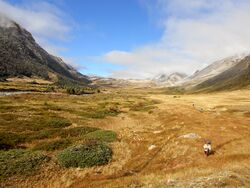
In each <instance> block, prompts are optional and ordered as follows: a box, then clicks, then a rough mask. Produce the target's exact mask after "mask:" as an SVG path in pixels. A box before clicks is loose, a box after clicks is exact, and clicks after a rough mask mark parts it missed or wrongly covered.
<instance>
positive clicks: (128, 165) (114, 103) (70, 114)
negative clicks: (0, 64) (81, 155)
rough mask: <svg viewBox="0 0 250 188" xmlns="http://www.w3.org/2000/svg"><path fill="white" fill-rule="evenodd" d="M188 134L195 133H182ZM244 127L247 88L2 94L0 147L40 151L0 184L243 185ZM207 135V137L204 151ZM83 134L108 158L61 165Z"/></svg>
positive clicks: (249, 156) (248, 177)
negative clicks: (105, 148)
mask: <svg viewBox="0 0 250 188" xmlns="http://www.w3.org/2000/svg"><path fill="white" fill-rule="evenodd" d="M189 133H195V135H196V136H197V137H196V138H184V137H182V136H183V135H187V134H189ZM249 133H250V90H241V91H240V90H239V91H232V92H220V93H211V94H194V95H168V94H166V92H164V90H163V89H162V90H158V89H150V88H143V89H136V88H124V89H106V90H105V92H101V93H97V94H93V95H84V96H74V95H67V94H63V93H27V94H19V95H11V96H1V97H0V134H1V139H0V142H1V143H0V144H1V146H2V147H3V148H1V149H5V150H8V151H4V150H3V151H1V152H10V151H16V150H20V149H21V150H25V151H27V152H28V154H30V153H31V154H30V155H32V156H35V157H36V156H39V157H37V158H35V159H37V160H39V167H37V166H36V168H35V170H34V173H32V174H28V175H27V174H19V171H17V173H14V174H13V173H9V174H10V175H9V174H7V175H6V174H4V175H2V174H1V175H2V178H1V179H0V182H1V183H0V187H16V186H18V187H29V186H30V187H237V186H238V187H240V186H241V187H247V186H248V185H250V145H249V143H250V134H249ZM204 139H211V140H212V147H213V151H214V152H213V154H212V155H210V156H209V157H205V156H204V154H203V150H202V145H203V141H204ZM86 140H97V141H103V142H105V143H107V144H108V145H109V147H111V149H112V152H113V156H112V160H111V161H110V162H109V163H108V164H106V165H101V166H95V167H89V168H64V167H61V166H60V165H59V164H58V161H57V158H56V155H57V153H58V152H60V151H61V150H62V149H64V148H67V147H69V146H71V145H72V144H76V143H77V144H79V143H84V142H86ZM33 152H34V153H33ZM38 152H39V153H38ZM6 156H7V154H6ZM22 157H23V156H22ZM24 157H27V155H24ZM40 159H43V160H40ZM0 162H1V161H0ZM32 162H33V161H32ZM1 170H2V171H3V172H5V169H0V172H1Z"/></svg>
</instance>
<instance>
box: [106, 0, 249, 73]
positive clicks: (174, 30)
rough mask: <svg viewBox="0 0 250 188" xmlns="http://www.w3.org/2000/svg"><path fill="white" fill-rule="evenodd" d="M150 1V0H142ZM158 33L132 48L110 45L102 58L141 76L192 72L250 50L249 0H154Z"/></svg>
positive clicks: (125, 71) (124, 70)
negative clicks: (161, 31) (150, 40)
mask: <svg viewBox="0 0 250 188" xmlns="http://www.w3.org/2000/svg"><path fill="white" fill-rule="evenodd" d="M143 2H145V3H146V4H147V6H149V4H150V3H149V0H144V1H143ZM152 7H154V8H155V9H156V10H155V11H161V14H160V15H161V17H160V18H159V19H160V22H161V23H162V25H163V27H164V34H163V36H162V38H161V39H160V40H159V41H158V42H156V43H154V44H146V45H144V46H140V47H138V48H136V49H134V50H132V51H127V52H125V51H119V50H114V51H111V52H108V53H107V54H105V55H104V56H103V59H104V60H106V61H108V62H111V63H114V64H122V65H125V67H126V68H125V69H123V70H121V71H119V72H117V71H116V72H113V76H115V77H122V78H128V77H132V78H145V77H149V76H153V75H155V74H157V73H159V72H174V71H180V72H185V73H188V74H191V73H192V72H194V71H195V70H197V69H201V68H203V67H204V66H205V65H207V64H209V63H211V62H213V61H215V60H217V59H220V58H224V57H227V56H230V55H234V54H238V53H243V52H249V51H250V22H249V20H250V11H249V10H250V2H249V1H247V0H239V1H233V0H228V1H225V0H189V1H186V0H174V1H169V0H158V1H157V4H154V5H152V4H151V8H152Z"/></svg>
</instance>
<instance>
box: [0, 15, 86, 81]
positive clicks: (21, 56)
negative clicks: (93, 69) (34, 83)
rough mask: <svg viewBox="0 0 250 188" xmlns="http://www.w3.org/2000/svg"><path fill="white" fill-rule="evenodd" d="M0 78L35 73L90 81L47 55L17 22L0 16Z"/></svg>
mask: <svg viewBox="0 0 250 188" xmlns="http://www.w3.org/2000/svg"><path fill="white" fill-rule="evenodd" d="M0 65H1V66H0V77H13V76H28V77H31V76H38V77H41V78H44V79H50V78H51V75H55V76H56V77H57V78H58V79H59V78H60V79H63V80H67V81H77V82H79V83H89V82H90V81H89V80H88V78H87V77H86V76H83V75H81V74H80V73H78V72H77V71H76V70H74V69H73V68H72V67H70V66H68V65H67V64H65V63H64V62H63V61H62V60H61V59H60V58H58V57H55V56H52V55H50V54H49V53H48V52H46V51H45V50H44V49H43V48H41V47H40V46H39V45H38V44H37V43H36V41H35V40H34V38H33V37H32V35H31V33H29V32H28V31H27V30H25V29H24V28H22V27H21V26H20V25H18V24H17V23H16V22H14V21H12V20H9V19H8V18H6V17H4V16H1V15H0Z"/></svg>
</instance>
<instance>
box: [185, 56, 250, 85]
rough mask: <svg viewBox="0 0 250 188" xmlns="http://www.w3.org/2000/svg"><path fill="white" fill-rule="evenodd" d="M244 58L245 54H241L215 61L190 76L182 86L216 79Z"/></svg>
mask: <svg viewBox="0 0 250 188" xmlns="http://www.w3.org/2000/svg"><path fill="white" fill-rule="evenodd" d="M246 56H247V55H246V54H241V55H235V56H231V57H228V58H225V59H222V60H219V61H216V62H214V63H212V64H211V65H209V66H207V67H205V68H204V69H202V70H201V71H197V72H195V73H194V74H193V75H192V76H190V77H188V78H187V79H186V80H185V82H184V83H183V85H184V86H186V87H194V86H197V85H199V84H201V83H202V82H205V81H206V80H209V79H212V78H213V77H216V76H217V75H219V74H221V73H223V72H224V71H226V70H229V69H230V68H232V67H234V66H235V65H237V64H238V63H239V62H240V61H241V60H242V59H244V58H245V57H246Z"/></svg>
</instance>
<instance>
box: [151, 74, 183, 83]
mask: <svg viewBox="0 0 250 188" xmlns="http://www.w3.org/2000/svg"><path fill="white" fill-rule="evenodd" d="M186 77H187V75H186V74H184V73H180V72H173V73H170V74H167V73H161V74H158V75H157V76H155V77H154V78H153V79H152V81H153V82H155V83H156V84H157V85H161V86H175V85H176V84H177V83H179V82H180V81H182V80H183V79H184V78H186Z"/></svg>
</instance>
